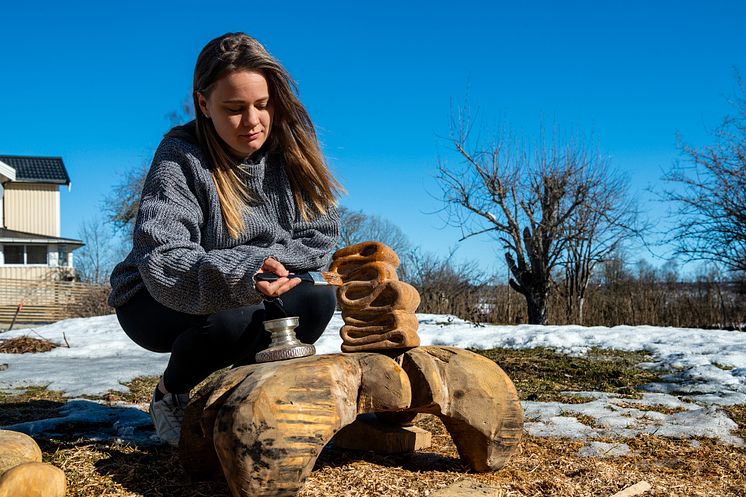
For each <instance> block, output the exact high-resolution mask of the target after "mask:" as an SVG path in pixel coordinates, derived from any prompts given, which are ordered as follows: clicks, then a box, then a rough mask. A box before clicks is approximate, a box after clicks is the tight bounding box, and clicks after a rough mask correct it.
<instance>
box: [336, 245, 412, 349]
mask: <svg viewBox="0 0 746 497" xmlns="http://www.w3.org/2000/svg"><path fill="white" fill-rule="evenodd" d="M397 267H399V258H398V257H397V255H396V253H394V251H393V250H391V249H390V248H389V247H387V246H386V245H384V244H382V243H379V242H363V243H358V244H356V245H351V246H349V247H345V248H343V249H340V250H338V251H337V252H336V253H335V254H334V256H333V258H332V264H331V267H330V270H331V271H333V272H336V273H337V274H339V275H340V276H341V277H342V280H343V281H344V285H343V286H341V287H340V288H339V289H338V290H337V300H338V301H339V303H340V305H341V306H342V319H343V320H344V322H345V325H344V326H343V327H342V329H341V330H340V334H341V335H342V351H344V352H361V351H369V350H385V349H401V348H411V347H416V346H417V345H419V344H420V338H419V337H418V336H417V325H418V323H417V316H415V314H414V312H415V310H417V306H418V305H420V295H419V293H417V290H415V289H414V287H412V286H411V285H409V284H407V283H404V282H403V281H399V278H398V277H397V276H396V268H397Z"/></svg>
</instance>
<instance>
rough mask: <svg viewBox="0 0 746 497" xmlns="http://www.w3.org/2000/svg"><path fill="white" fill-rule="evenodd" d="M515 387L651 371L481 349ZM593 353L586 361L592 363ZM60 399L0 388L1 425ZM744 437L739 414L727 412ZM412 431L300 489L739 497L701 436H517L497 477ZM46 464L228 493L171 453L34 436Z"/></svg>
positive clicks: (138, 396)
mask: <svg viewBox="0 0 746 497" xmlns="http://www.w3.org/2000/svg"><path fill="white" fill-rule="evenodd" d="M484 353H485V355H487V356H490V354H491V355H492V357H493V358H494V359H495V360H496V361H497V362H498V363H499V364H500V365H501V366H502V367H503V368H504V369H505V370H506V372H507V373H508V374H509V375H510V376H511V378H513V379H514V380H515V383H516V385H517V386H518V390H519V393H520V394H521V398H523V399H526V398H531V399H532V400H540V401H548V400H563V401H576V402H582V401H583V399H581V398H576V397H574V396H572V394H566V393H564V391H566V390H576V391H578V390H597V391H611V392H616V393H622V394H629V395H630V396H631V397H634V396H635V392H634V386H635V385H638V384H641V383H644V382H648V381H652V379H653V377H654V375H652V373H651V372H650V371H647V370H638V369H636V368H635V367H634V364H635V363H637V362H639V361H640V358H639V357H637V356H634V355H629V354H630V353H621V352H619V353H617V352H608V351H603V352H600V351H599V352H597V353H593V354H591V355H589V357H587V358H584V359H578V358H575V359H568V358H566V357H564V356H560V355H558V354H554V353H551V352H549V351H546V350H541V349H539V350H533V351H506V350H497V351H485V352H484ZM594 354H595V355H594ZM156 381H157V378H153V377H150V378H148V377H143V378H138V379H136V380H134V381H132V382H131V383H128V384H127V386H128V387H129V388H130V393H128V394H124V395H123V394H121V393H114V392H112V393H110V394H107V395H104V396H103V397H101V398H100V400H104V401H119V400H124V401H127V402H132V403H140V404H141V405H143V404H145V403H147V401H148V400H149V397H150V394H151V392H152V390H153V388H154V386H155V382H156ZM64 401H65V399H64V398H63V397H62V395H61V394H59V392H51V391H48V390H46V389H44V388H35V389H29V390H28V391H26V392H24V393H23V394H20V395H7V394H2V393H1V392H0V426H2V425H8V424H12V423H16V422H21V421H29V420H33V419H44V418H49V417H53V416H55V415H57V410H58V409H59V407H60V406H61V405H62V403H63V402H64ZM727 411H728V413H729V415H730V416H731V418H732V419H734V420H735V421H736V422H737V423H738V424H739V432H738V434H739V435H740V436H742V437H743V436H744V435H746V406H733V407H731V408H728V409H727ZM416 424H417V425H418V426H420V427H422V428H425V429H428V430H430V431H431V432H432V433H433V446H432V447H431V448H429V449H427V450H424V451H420V452H417V453H414V454H409V455H402V456H384V455H378V454H374V453H360V452H352V451H342V450H335V449H334V448H333V447H327V448H326V449H325V450H324V451H323V452H322V454H321V456H320V457H319V459H318V461H317V464H316V467H315V469H314V471H313V473H312V474H311V476H310V477H309V479H308V480H307V482H306V485H305V486H304V488H303V490H302V491H301V493H300V496H301V497H320V496H325V497H326V496H329V497H334V496H340V497H342V496H350V497H352V496H371V497H373V496H419V495H422V496H427V495H429V494H430V493H432V492H433V491H435V490H437V489H439V488H442V487H445V486H448V485H450V484H451V483H453V482H455V481H457V480H460V479H465V478H468V479H473V480H477V481H479V482H482V483H485V484H488V485H492V486H494V487H497V488H498V489H499V492H501V493H500V494H499V495H501V496H506V497H507V496H511V497H513V496H537V497H538V496H567V497H571V496H578V497H580V496H583V497H586V496H587V497H591V496H593V497H596V496H610V495H613V494H614V493H615V492H618V491H620V490H622V489H623V488H626V487H628V486H630V485H633V484H635V483H637V482H639V481H641V480H645V481H647V482H648V483H650V484H651V485H652V490H650V491H648V492H647V493H645V494H644V496H645V497H647V496H682V497H683V496H687V497H688V496H746V448H737V447H731V446H725V445H722V444H720V443H716V442H714V441H711V440H708V439H698V440H670V439H665V438H661V437H656V436H650V435H643V436H639V437H637V438H635V439H632V440H605V441H606V442H610V443H626V444H627V445H628V446H629V447H630V448H631V451H632V453H631V454H630V455H628V456H623V457H614V458H595V457H594V458H584V457H580V456H578V454H577V452H578V450H579V449H580V448H581V447H583V446H584V445H585V442H582V441H573V440H567V439H556V438H537V437H531V436H525V437H524V439H523V441H522V443H521V445H520V447H519V449H518V450H517V452H516V453H515V454H514V455H513V457H512V459H511V460H510V462H509V463H508V465H507V466H506V467H505V468H504V469H503V470H501V471H499V472H496V473H483V474H475V473H472V472H469V471H468V470H467V469H466V468H465V467H464V466H463V465H462V464H461V463H460V461H459V459H458V455H457V453H456V451H455V447H454V446H453V443H452V442H451V439H450V437H449V436H448V434H447V433H446V432H445V430H444V428H443V425H442V423H441V422H440V420H438V419H437V418H435V417H433V416H423V417H422V418H421V419H419V420H418V421H417V422H416ZM37 441H38V442H39V444H40V446H41V447H42V450H43V451H44V459H45V461H46V462H50V463H52V464H54V465H56V466H58V467H60V468H62V469H63V470H64V471H65V474H66V475H67V478H68V485H69V489H68V496H69V497H99V496H127V497H199V496H210V497H229V493H228V490H227V487H226V485H225V484H224V483H222V482H200V483H196V482H190V481H189V479H188V477H187V475H186V474H185V473H184V471H183V470H182V468H181V465H180V463H179V460H178V457H177V453H176V451H175V450H174V449H171V448H169V447H164V446H158V447H136V446H131V445H123V444H118V443H112V442H98V443H97V442H91V441H90V440H81V439H76V438H75V436H74V435H72V434H71V435H69V436H66V437H65V438H63V439H51V440H50V439H47V438H37Z"/></svg>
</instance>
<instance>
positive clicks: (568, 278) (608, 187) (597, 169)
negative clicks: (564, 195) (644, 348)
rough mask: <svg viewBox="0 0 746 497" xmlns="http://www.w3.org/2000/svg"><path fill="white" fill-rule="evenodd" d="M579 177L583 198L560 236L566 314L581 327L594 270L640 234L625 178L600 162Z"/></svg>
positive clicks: (641, 229)
mask: <svg viewBox="0 0 746 497" xmlns="http://www.w3.org/2000/svg"><path fill="white" fill-rule="evenodd" d="M582 174H583V177H582V178H581V181H582V183H583V184H585V186H586V198H585V200H584V201H583V202H581V203H580V204H579V205H578V206H577V208H576V209H575V210H574V211H573V213H572V215H570V217H569V218H568V224H567V227H566V229H565V233H564V235H565V236H566V241H565V256H564V269H565V279H564V282H563V283H564V285H563V286H564V291H565V298H566V306H567V314H568V318H569V319H571V320H574V321H575V322H577V323H578V324H583V318H584V314H583V310H584V306H585V301H586V294H587V291H588V285H589V284H590V281H591V277H592V275H593V272H594V270H595V268H596V266H597V265H598V264H599V263H601V262H604V261H605V260H607V259H609V258H611V257H612V255H614V254H615V253H617V251H618V249H619V248H620V246H621V244H622V243H623V242H624V241H625V240H627V239H629V238H631V237H633V236H639V235H640V234H641V233H642V232H643V228H642V227H641V226H640V225H639V224H638V222H639V221H638V220H639V215H638V211H637V207H636V205H635V204H634V202H633V201H632V199H631V198H630V196H629V182H628V180H627V179H626V178H625V177H623V176H621V175H620V174H619V173H617V172H615V171H613V170H612V169H611V168H610V167H609V165H608V164H607V161H605V160H603V159H601V158H598V159H597V160H596V161H594V162H593V165H592V167H586V168H585V170H584V171H583V172H582Z"/></svg>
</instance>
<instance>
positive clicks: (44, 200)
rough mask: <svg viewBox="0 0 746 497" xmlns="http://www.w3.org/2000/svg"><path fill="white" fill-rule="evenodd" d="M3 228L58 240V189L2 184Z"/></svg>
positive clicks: (32, 185)
mask: <svg viewBox="0 0 746 497" xmlns="http://www.w3.org/2000/svg"><path fill="white" fill-rule="evenodd" d="M5 227H6V228H8V229H9V230H16V231H24V232H26V233H37V234H39V235H48V236H56V237H58V236H60V191H59V188H58V186H57V185H37V184H32V183H14V182H10V183H6V184H5Z"/></svg>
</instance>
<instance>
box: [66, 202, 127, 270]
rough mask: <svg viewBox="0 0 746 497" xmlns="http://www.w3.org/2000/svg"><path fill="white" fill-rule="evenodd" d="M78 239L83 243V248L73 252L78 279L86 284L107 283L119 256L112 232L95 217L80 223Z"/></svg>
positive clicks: (99, 218)
mask: <svg viewBox="0 0 746 497" xmlns="http://www.w3.org/2000/svg"><path fill="white" fill-rule="evenodd" d="M78 237H79V238H80V239H81V240H83V241H84V242H85V246H84V247H83V248H81V249H80V250H78V251H76V252H75V269H76V271H77V273H78V277H79V278H80V280H81V281H83V282H86V283H96V284H99V285H102V284H105V283H107V282H108V281H109V275H110V274H111V270H112V269H113V268H114V264H116V261H118V260H120V256H121V254H119V253H117V248H116V245H115V237H114V234H113V233H112V230H111V229H110V227H109V226H108V225H107V224H106V223H105V222H104V221H103V219H102V218H101V217H98V216H96V217H92V218H89V219H87V220H85V221H83V223H81V225H80V227H79V228H78Z"/></svg>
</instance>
